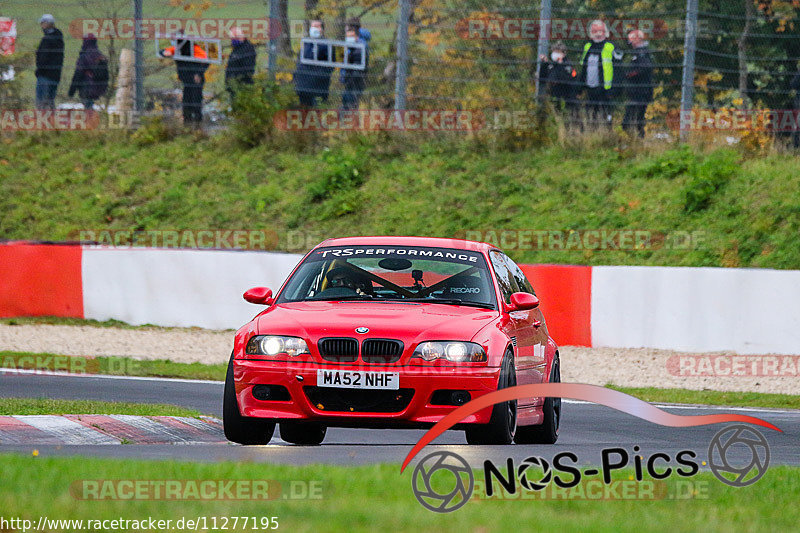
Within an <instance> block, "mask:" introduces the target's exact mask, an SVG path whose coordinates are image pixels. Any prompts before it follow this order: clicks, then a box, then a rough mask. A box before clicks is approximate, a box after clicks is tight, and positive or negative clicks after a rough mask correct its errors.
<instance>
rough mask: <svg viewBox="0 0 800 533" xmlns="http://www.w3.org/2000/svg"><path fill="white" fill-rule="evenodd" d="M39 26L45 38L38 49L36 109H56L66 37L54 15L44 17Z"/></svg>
mask: <svg viewBox="0 0 800 533" xmlns="http://www.w3.org/2000/svg"><path fill="white" fill-rule="evenodd" d="M39 25H40V26H41V28H42V32H43V33H44V37H42V40H41V41H40V42H39V47H38V48H37V49H36V73H35V75H36V109H55V107H56V93H57V92H58V84H59V82H60V81H61V68H62V67H63V66H64V35H63V34H62V33H61V30H59V29H58V28H56V19H55V17H53V15H49V14H48V15H42V17H41V18H40V19H39Z"/></svg>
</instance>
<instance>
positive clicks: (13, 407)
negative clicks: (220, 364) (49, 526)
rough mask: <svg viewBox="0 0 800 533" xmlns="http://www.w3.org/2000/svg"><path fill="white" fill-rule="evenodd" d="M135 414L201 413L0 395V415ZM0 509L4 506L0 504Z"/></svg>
mask: <svg viewBox="0 0 800 533" xmlns="http://www.w3.org/2000/svg"><path fill="white" fill-rule="evenodd" d="M86 414H92V415H137V416H185V417H190V418H197V417H199V416H201V414H202V413H200V412H199V411H195V410H193V409H185V408H183V407H178V406H175V405H164V404H146V403H142V404H140V403H128V402H101V401H95V400H53V399H49V398H0V415H3V416H8V415H86ZM0 508H7V507H5V506H0Z"/></svg>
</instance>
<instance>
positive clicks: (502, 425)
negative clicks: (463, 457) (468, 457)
mask: <svg viewBox="0 0 800 533" xmlns="http://www.w3.org/2000/svg"><path fill="white" fill-rule="evenodd" d="M516 384H517V374H516V372H515V370H514V354H513V353H512V352H510V351H509V352H508V353H506V356H505V357H504V358H503V367H502V371H501V372H500V380H499V382H498V384H497V390H502V389H507V388H509V387H514V386H515V385H516ZM516 429H517V401H516V400H512V401H510V402H503V403H498V404H496V405H495V406H494V407H493V408H492V418H491V419H490V421H489V423H488V424H473V425H472V426H470V427H468V428H467V429H466V430H465V433H466V435H467V444H502V445H505V444H511V443H512V442H513V441H514V434H515V432H516Z"/></svg>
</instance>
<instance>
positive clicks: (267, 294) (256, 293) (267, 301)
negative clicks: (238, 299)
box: [244, 287, 275, 305]
mask: <svg viewBox="0 0 800 533" xmlns="http://www.w3.org/2000/svg"><path fill="white" fill-rule="evenodd" d="M244 299H245V300H247V301H248V302H250V303H251V304H256V305H272V304H273V303H274V302H275V299H274V298H273V297H272V291H271V290H270V289H268V288H266V287H256V288H255V289H250V290H249V291H247V292H246V293H244Z"/></svg>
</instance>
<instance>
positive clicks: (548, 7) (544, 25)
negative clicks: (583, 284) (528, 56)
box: [536, 0, 553, 100]
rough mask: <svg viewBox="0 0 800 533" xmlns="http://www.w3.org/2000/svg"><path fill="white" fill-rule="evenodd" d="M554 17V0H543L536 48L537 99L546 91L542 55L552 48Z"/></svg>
mask: <svg viewBox="0 0 800 533" xmlns="http://www.w3.org/2000/svg"><path fill="white" fill-rule="evenodd" d="M552 17H553V1H552V0H542V6H541V9H540V10H539V46H538V47H537V49H536V99H537V100H538V99H539V98H540V97H541V96H542V93H543V92H544V87H542V84H541V83H539V77H540V73H541V72H542V56H547V50H548V49H549V48H550V28H551V27H552V26H551V18H552Z"/></svg>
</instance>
